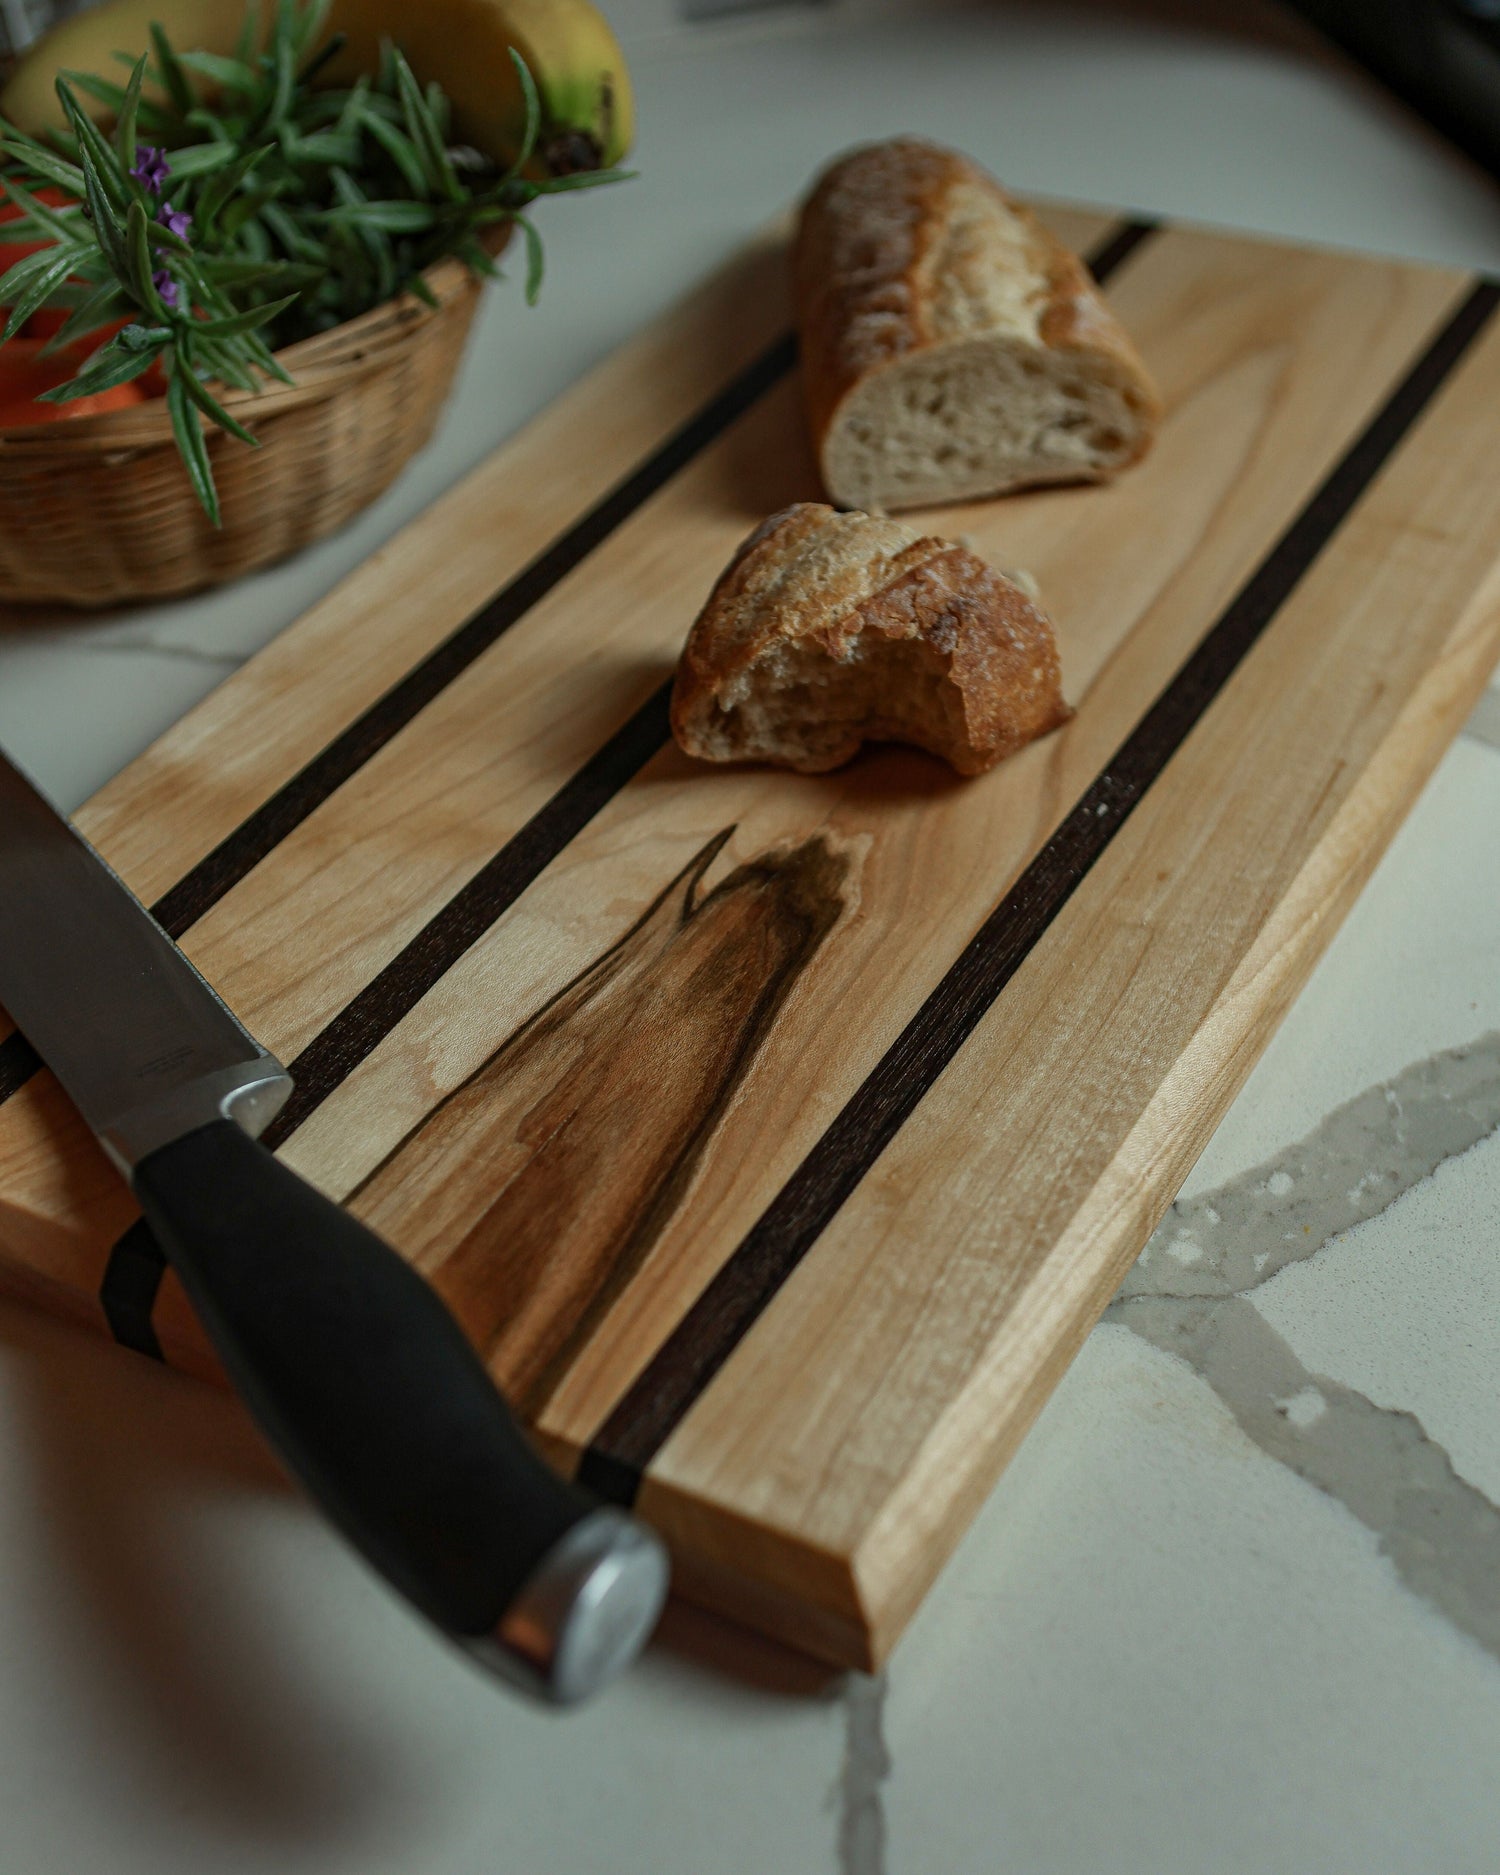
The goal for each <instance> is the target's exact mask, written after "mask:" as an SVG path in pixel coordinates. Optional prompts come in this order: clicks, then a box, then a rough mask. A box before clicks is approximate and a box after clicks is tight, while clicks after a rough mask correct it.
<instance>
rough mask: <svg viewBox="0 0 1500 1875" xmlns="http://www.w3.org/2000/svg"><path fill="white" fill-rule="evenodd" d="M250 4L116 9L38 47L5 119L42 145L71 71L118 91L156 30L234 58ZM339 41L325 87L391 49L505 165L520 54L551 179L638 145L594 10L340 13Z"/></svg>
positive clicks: (476, 143) (615, 55)
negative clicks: (535, 99) (124, 56)
mask: <svg viewBox="0 0 1500 1875" xmlns="http://www.w3.org/2000/svg"><path fill="white" fill-rule="evenodd" d="M244 17H245V7H244V0H104V4H103V5H101V6H96V7H94V8H92V9H91V10H90V11H88V12H86V13H81V14H77V15H75V16H74V17H73V18H72V19H69V20H65V21H64V22H63V23H62V24H61V25H60V26H57V27H54V29H53V30H52V31H51V32H50V33H48V34H47V35H46V36H45V37H44V38H43V39H40V40H38V42H37V43H36V45H35V46H33V47H32V49H31V51H30V52H28V53H27V55H26V57H25V58H24V59H23V60H22V61H21V63H20V65H18V66H17V68H16V70H15V72H14V73H13V74H12V76H11V78H10V79H9V81H8V82H7V84H6V86H5V88H4V90H3V91H0V115H3V116H5V117H6V118H8V119H9V120H10V121H11V122H12V123H13V124H15V125H16V126H17V127H18V128H19V129H21V130H25V131H29V132H30V133H31V134H32V135H34V136H35V135H39V134H40V133H42V132H43V131H46V130H50V129H55V128H59V127H60V126H61V124H62V121H63V119H62V111H61V108H60V106H59V105H58V102H57V97H56V93H55V91H54V89H53V81H54V79H55V78H56V76H57V74H58V72H59V71H82V72H93V73H95V74H97V75H98V76H100V77H108V78H113V79H115V80H116V81H118V79H119V77H120V73H121V67H120V66H119V64H118V62H117V61H116V60H115V59H114V57H113V54H114V53H115V52H117V51H119V52H128V53H130V54H131V55H132V56H133V57H139V55H140V54H141V53H142V52H144V51H146V50H148V48H149V46H150V37H151V35H150V28H151V24H152V22H153V21H156V22H158V23H159V24H160V25H161V26H162V27H163V28H164V29H165V31H166V34H167V37H168V39H170V40H171V42H172V44H173V45H174V46H175V47H177V49H178V50H179V51H184V52H186V51H201V52H217V53H220V54H227V53H229V52H232V51H233V49H234V45H235V42H236V39H237V38H238V36H239V31H240V27H241V25H242V24H243V21H244ZM327 30H328V31H329V32H339V33H343V34H344V36H345V39H346V42H347V43H346V44H345V46H344V49H343V50H342V51H341V52H340V53H339V55H338V57H337V58H335V59H333V60H331V61H330V63H329V64H328V65H327V66H325V67H324V68H323V71H322V72H321V73H320V74H319V80H318V82H320V83H323V84H331V85H340V84H349V83H351V82H352V81H353V79H355V78H356V77H357V76H358V75H359V74H360V73H361V72H374V71H375V69H376V67H377V64H378V62H379V57H380V45H381V41H382V40H383V39H392V40H394V41H395V42H396V44H397V45H399V46H400V47H401V49H402V51H403V52H404V53H405V54H406V56H407V58H408V59H409V60H410V61H411V65H412V69H413V71H415V73H416V74H417V76H418V77H419V78H420V79H421V80H422V81H423V82H424V83H428V82H430V81H432V80H436V81H437V83H438V84H439V85H441V86H442V88H443V90H444V91H445V92H446V93H447V95H448V97H449V99H450V100H451V101H452V105H453V125H454V134H455V136H456V138H457V140H458V141H460V142H463V143H468V144H472V145H473V147H474V148H475V149H477V150H479V151H481V152H482V153H483V154H484V155H486V156H488V157H490V158H492V159H493V160H494V161H495V162H497V163H501V164H508V163H509V162H510V161H511V159H512V158H513V157H514V155H515V152H516V148H517V145H518V144H519V141H520V137H521V130H522V125H523V123H524V121H525V109H524V103H523V100H522V96H521V86H520V80H519V79H518V77H517V76H516V70H515V66H514V65H513V63H512V62H511V58H510V48H511V47H514V48H515V50H516V51H517V52H519V53H520V55H521V57H522V58H523V59H524V60H525V61H526V65H527V67H528V69H529V70H530V72H531V75H532V77H533V78H534V79H535V80H536V85H537V90H538V93H539V94H540V97H541V103H542V134H541V139H540V142H539V145H538V156H539V159H540V164H541V166H542V167H543V168H545V169H547V170H548V171H550V172H551V173H552V174H565V173H567V172H568V171H571V170H577V169H597V168H600V167H603V166H605V165H607V164H611V163H616V162H618V161H619V160H620V158H621V157H622V156H623V155H624V154H625V152H626V150H627V149H628V148H629V147H630V142H631V139H632V137H633V135H634V129H635V121H634V108H633V102H632V97H631V90H630V75H629V73H628V72H627V71H626V69H625V60H624V56H623V54H622V53H621V51H620V46H619V42H618V41H617V40H616V38H615V36H614V34H613V33H612V32H611V31H610V28H609V24H608V22H607V21H606V20H605V19H604V16H603V15H602V14H601V13H600V12H599V10H598V8H597V7H595V6H594V5H592V3H591V0H424V3H423V4H420V5H413V4H412V0H333V5H332V7H331V9H330V12H329V17H328V24H327Z"/></svg>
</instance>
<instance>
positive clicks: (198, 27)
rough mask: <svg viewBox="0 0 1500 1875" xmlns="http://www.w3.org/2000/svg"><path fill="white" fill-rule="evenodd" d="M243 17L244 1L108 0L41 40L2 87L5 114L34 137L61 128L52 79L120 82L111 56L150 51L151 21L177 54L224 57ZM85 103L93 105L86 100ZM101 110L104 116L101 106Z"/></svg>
mask: <svg viewBox="0 0 1500 1875" xmlns="http://www.w3.org/2000/svg"><path fill="white" fill-rule="evenodd" d="M244 19H245V0H105V4H104V5H103V6H98V7H94V8H92V9H90V11H88V12H86V13H75V14H74V15H73V17H72V18H71V19H66V20H63V21H62V22H61V24H60V25H57V26H54V27H53V28H52V30H51V32H49V33H45V34H43V36H42V37H41V38H40V39H38V40H37V42H36V44H35V45H34V46H32V47H31V49H30V50H29V51H28V52H27V53H26V55H25V56H24V57H23V58H22V60H21V62H20V63H19V64H18V65H17V66H16V68H15V70H14V71H13V72H12V73H11V75H10V77H9V78H8V79H7V80H6V83H5V89H4V90H3V91H0V116H3V117H4V118H6V119H7V120H8V121H9V122H10V123H12V124H14V125H15V126H16V128H17V129H18V130H24V131H26V132H27V133H28V134H29V135H31V136H33V137H39V136H41V135H42V133H43V132H44V131H48V130H61V129H62V128H63V126H64V124H65V122H66V121H67V120H66V119H65V118H64V116H63V109H62V106H61V105H60V104H59V103H58V101H57V91H56V89H55V84H54V81H55V79H56V78H57V75H58V73H59V72H91V73H93V75H94V76H95V77H96V78H108V79H110V80H111V81H112V82H113V83H114V84H123V83H124V81H125V78H126V76H127V75H128V74H127V73H126V72H125V70H124V67H123V66H121V65H120V64H119V62H118V61H117V60H116V59H115V58H114V56H113V55H114V53H115V52H116V51H120V52H128V53H129V54H130V56H131V57H132V58H135V59H138V58H139V57H140V56H141V54H142V53H143V52H146V51H148V50H149V49H150V46H151V23H152V21H153V20H154V21H156V22H158V23H159V24H160V25H161V26H162V28H163V29H164V30H165V32H166V35H167V37H168V39H170V40H171V42H172V44H173V45H174V46H176V48H177V50H178V51H179V52H218V53H225V54H227V53H230V52H233V50H234V46H235V40H236V39H237V37H238V36H239V30H240V27H241V26H242V25H243V24H244ZM147 95H148V96H149V95H151V93H149V92H148V93H147ZM156 95H157V96H160V93H159V92H158V93H157V94H156ZM81 102H83V103H84V104H89V100H88V99H87V98H85V99H83V100H81ZM90 108H91V109H93V108H95V107H93V106H92V105H90ZM97 109H98V112H99V114H100V115H101V116H102V115H103V111H104V107H103V106H102V105H100V106H98V107H97Z"/></svg>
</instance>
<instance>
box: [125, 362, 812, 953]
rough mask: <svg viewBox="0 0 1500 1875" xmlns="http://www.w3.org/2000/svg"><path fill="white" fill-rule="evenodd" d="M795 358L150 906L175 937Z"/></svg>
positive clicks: (695, 422)
mask: <svg viewBox="0 0 1500 1875" xmlns="http://www.w3.org/2000/svg"><path fill="white" fill-rule="evenodd" d="M795 362H796V344H795V341H794V340H793V338H792V336H791V334H790V333H783V334H782V336H781V337H780V338H778V339H775V340H773V342H772V343H771V344H770V345H768V346H767V347H766V349H765V350H764V351H763V352H762V353H761V354H760V356H759V357H758V358H756V359H755V360H753V361H752V363H750V364H749V365H747V366H746V367H745V369H744V370H743V371H742V372H741V373H740V374H739V376H738V377H736V378H735V379H734V380H733V381H732V382H731V383H729V384H727V385H726V386H725V387H724V389H723V390H722V391H720V392H719V393H718V395H717V396H716V397H714V398H713V399H712V400H711V401H710V402H709V403H707V404H705V405H704V407H703V409H702V410H700V411H699V412H698V414H697V415H696V416H695V417H690V418H689V419H688V421H687V422H686V423H684V424H682V425H681V427H680V428H678V429H677V430H674V431H673V433H672V435H671V436H669V437H668V438H667V440H666V441H665V442H664V443H663V444H662V445H661V447H660V448H659V449H657V450H655V451H654V452H653V453H652V454H651V455H650V456H648V457H647V458H646V460H645V461H644V462H642V463H641V465H640V467H639V468H637V469H634V470H633V471H632V472H631V473H630V474H629V475H628V476H626V478H625V479H624V481H622V482H619V483H617V484H616V486H615V487H614V488H613V489H611V491H610V492H609V494H607V495H605V496H604V497H603V499H602V500H600V501H598V502H596V503H595V505H594V506H593V507H592V508H590V509H589V511H588V513H587V514H585V515H584V516H583V517H582V518H581V519H580V520H578V521H575V522H574V523H573V525H572V527H570V528H569V529H568V531H567V532H566V533H565V534H561V535H559V537H558V538H557V539H556V540H555V541H553V543H552V545H551V546H550V547H548V548H546V549H545V551H544V552H542V553H541V554H539V555H538V556H537V558H536V559H534V560H533V561H532V562H531V564H530V565H529V566H527V567H526V568H525V569H524V570H523V571H522V572H520V573H518V574H517V575H516V577H515V578H514V579H513V580H511V581H510V583H509V584H508V585H507V586H504V587H502V588H501V590H500V591H499V592H498V593H496V595H495V596H494V598H493V599H491V600H490V601H489V603H488V604H487V605H486V606H484V607H483V608H482V610H480V611H478V612H476V613H475V614H474V616H473V617H472V618H471V619H469V620H468V622H467V623H466V624H463V625H460V626H459V627H458V629H457V630H456V631H455V632H453V634H452V635H451V636H450V637H448V638H446V639H444V641H443V643H442V644H440V645H439V646H438V648H437V649H436V650H435V651H432V652H430V653H429V654H428V655H427V656H426V657H425V658H424V659H423V660H422V662H421V663H420V664H418V665H416V666H415V667H414V668H413V669H412V670H410V671H408V673H407V674H406V676H405V677H403V678H402V679H401V680H400V682H399V683H397V684H395V685H393V686H392V688H391V689H389V690H388V691H387V692H386V693H385V695H384V696H383V697H381V698H380V699H379V700H378V701H377V702H375V703H372V704H371V705H370V707H369V709H367V710H366V711H365V713H364V715H363V716H361V717H359V718H358V719H357V720H356V721H355V722H353V723H351V724H350V725H349V727H348V728H347V729H346V730H344V731H343V733H342V734H341V735H339V736H336V737H335V738H334V740H333V741H332V742H330V743H329V745H328V747H327V748H326V749H324V750H323V752H322V753H321V754H320V755H316V756H314V758H313V759H312V761H310V762H309V763H308V764H307V766H306V767H305V768H304V769H302V771H301V772H300V773H299V774H296V775H294V776H293V777H292V779H291V780H290V781H288V782H287V783H285V785H284V786H282V787H281V788H278V789H277V791H276V793H275V794H273V795H272V796H271V798H270V800H268V801H267V802H265V803H264V805H263V806H261V807H259V808H257V809H256V811H255V812H254V813H253V814H252V815H251V816H250V817H249V819H248V820H245V821H243V822H242V823H241V824H240V825H239V826H238V827H237V828H236V829H235V830H234V832H233V833H231V834H229V835H228V836H227V837H226V838H225V839H223V840H221V841H220V843H219V844H218V846H216V847H215V848H214V850H213V851H212V852H211V853H209V854H207V855H206V856H205V857H204V858H203V859H202V860H200V861H199V862H198V864H197V865H196V866H194V868H193V870H192V871H191V872H190V873H188V875H187V876H186V878H184V879H182V880H181V881H179V883H178V884H177V885H175V886H173V887H172V889H171V890H170V891H169V892H168V893H167V894H166V895H165V896H164V897H163V898H161V899H159V900H158V901H157V903H156V904H155V905H154V906H153V907H152V912H153V914H154V915H155V916H156V918H157V919H158V920H159V921H160V923H161V924H162V925H163V927H164V928H165V929H166V930H167V931H168V932H169V933H170V934H171V936H173V937H180V936H181V935H182V934H183V932H184V931H186V930H188V929H189V928H190V927H191V926H192V925H194V924H196V923H197V921H198V920H199V919H200V918H201V917H203V916H204V914H205V913H206V912H208V911H209V910H210V909H211V908H212V907H213V906H214V905H216V904H218V902H219V900H220V899H221V898H223V897H224V895H225V894H226V893H227V892H228V891H229V890H230V889H231V888H232V887H233V886H236V885H238V884H239V882H240V881H241V880H242V879H243V878H245V877H246V876H247V874H249V873H250V872H252V871H253V870H254V868H255V867H256V866H258V865H259V864H260V862H261V861H262V860H263V859H264V858H265V857H266V856H267V854H269V853H271V852H272V851H274V849H275V848H276V847H278V846H279V845H280V844H281V842H282V841H283V840H285V839H286V838H287V836H288V835H289V834H291V833H293V832H295V830H296V829H297V828H298V827H300V826H301V824H302V823H303V821H304V820H306V819H307V818H308V816H309V815H310V814H312V813H313V812H314V811H315V809H317V808H319V807H321V806H322V804H323V803H324V802H325V801H326V800H328V799H329V797H330V796H331V795H333V794H334V793H335V792H336V791H337V790H338V789H339V788H341V787H342V786H343V785H344V783H345V782H346V781H348V780H349V779H350V778H351V776H353V775H356V774H358V772H359V771H360V769H361V768H363V767H364V765H365V764H366V763H367V762H368V761H369V760H370V759H371V758H372V757H373V756H375V755H378V754H379V752H380V751H381V750H382V749H383V748H384V747H385V746H386V744H387V743H388V742H390V741H391V740H392V739H393V738H394V737H395V736H397V735H398V734H399V733H400V732H401V731H402V730H403V729H405V728H406V726H407V724H408V723H410V722H411V721H413V719H414V718H415V717H416V716H418V715H419V714H420V713H421V712H422V711H423V710H424V709H426V707H427V705H428V704H429V703H431V702H432V701H433V700H434V699H435V698H436V697H438V696H440V695H441V694H442V693H443V691H445V690H446V689H447V688H448V686H449V685H450V684H451V683H452V682H453V681H454V680H455V678H458V677H461V676H462V675H463V673H464V672H465V671H466V670H468V668H469V666H470V665H471V664H473V663H474V662H475V661H476V660H477V659H478V658H480V657H482V656H483V654H484V653H485V652H486V651H488V650H489V648H490V646H491V645H492V644H494V643H495V641H496V640H497V639H498V638H500V637H502V636H503V635H504V634H505V633H506V632H508V631H509V630H510V628H511V626H512V625H514V624H515V623H516V622H517V620H519V619H520V618H522V617H524V615H525V614H526V613H527V612H529V611H530V610H531V608H532V607H533V606H535V605H537V604H539V603H540V602H541V600H543V599H544V598H545V597H546V596H547V594H548V593H549V592H551V591H552V589H553V587H554V586H556V585H558V584H559V583H560V582H561V581H562V580H563V579H565V578H566V577H567V575H568V574H569V573H571V572H572V571H573V569H574V568H575V567H577V566H579V565H580V564H581V563H582V562H583V561H584V560H586V559H587V558H588V556H589V555H590V554H591V553H592V552H593V551H594V549H595V548H596V547H597V546H599V545H600V543H601V542H603V541H605V540H607V539H608V538H609V536H610V535H611V534H612V533H614V531H615V530H616V528H618V527H619V526H620V525H621V524H622V523H623V522H625V521H627V520H628V519H629V518H630V516H631V515H633V514H634V513H635V512H636V510H637V509H638V508H640V507H642V506H644V504H645V503H646V502H647V501H649V500H650V498H651V497H652V496H653V495H654V494H656V493H657V492H658V490H659V489H661V488H663V487H665V485H666V484H667V483H668V482H669V481H670V480H671V479H672V477H673V476H674V475H676V474H677V472H678V471H679V470H680V469H682V468H684V467H685V466H686V465H687V464H688V463H689V462H691V461H692V459H693V458H694V456H696V455H698V454H700V453H701V452H702V451H703V450H704V449H705V448H706V447H707V446H708V444H710V443H711V442H713V441H714V439H715V438H716V437H718V436H720V435H722V434H723V432H724V431H725V430H727V429H728V428H729V426H730V425H731V424H732V423H733V422H734V421H735V420H736V418H738V417H740V416H742V415H743V414H744V413H745V411H747V410H748V409H749V408H750V407H751V405H752V404H755V403H757V402H758V401H759V400H760V399H761V398H762V397H763V396H764V395H765V393H766V392H767V391H768V390H770V389H771V387H772V386H773V385H774V384H777V383H779V382H780V380H781V379H782V378H784V377H785V376H786V374H787V373H788V372H789V371H790V370H791V368H792V366H793V364H794V363H795Z"/></svg>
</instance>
